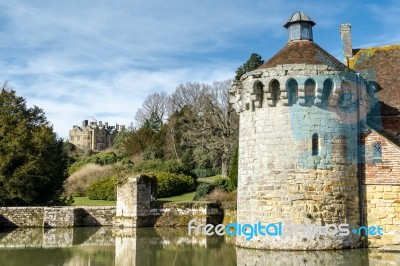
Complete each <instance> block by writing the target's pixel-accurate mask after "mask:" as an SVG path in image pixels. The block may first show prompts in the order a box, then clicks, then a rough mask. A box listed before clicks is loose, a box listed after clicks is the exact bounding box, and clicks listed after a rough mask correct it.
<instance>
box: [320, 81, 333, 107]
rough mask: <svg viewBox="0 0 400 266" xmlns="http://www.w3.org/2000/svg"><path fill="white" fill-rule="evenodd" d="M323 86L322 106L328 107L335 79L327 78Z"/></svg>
mask: <svg viewBox="0 0 400 266" xmlns="http://www.w3.org/2000/svg"><path fill="white" fill-rule="evenodd" d="M323 86H324V87H323V89H322V99H321V106H322V107H327V106H328V104H329V97H330V96H331V93H332V90H333V81H332V80H331V79H326V80H325V81H324V85H323Z"/></svg>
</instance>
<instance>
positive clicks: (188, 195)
mask: <svg viewBox="0 0 400 266" xmlns="http://www.w3.org/2000/svg"><path fill="white" fill-rule="evenodd" d="M194 193H195V192H189V193H185V194H182V195H179V196H173V197H169V198H159V199H157V200H159V201H192V200H193V197H194Z"/></svg>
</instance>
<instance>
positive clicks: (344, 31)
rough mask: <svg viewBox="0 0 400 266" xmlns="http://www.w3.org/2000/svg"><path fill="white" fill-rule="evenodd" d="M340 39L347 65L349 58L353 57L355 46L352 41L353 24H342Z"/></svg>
mask: <svg viewBox="0 0 400 266" xmlns="http://www.w3.org/2000/svg"><path fill="white" fill-rule="evenodd" d="M340 39H341V40H342V50H343V56H344V60H345V63H346V65H347V66H348V65H349V58H352V57H353V46H352V43H351V24H341V25H340Z"/></svg>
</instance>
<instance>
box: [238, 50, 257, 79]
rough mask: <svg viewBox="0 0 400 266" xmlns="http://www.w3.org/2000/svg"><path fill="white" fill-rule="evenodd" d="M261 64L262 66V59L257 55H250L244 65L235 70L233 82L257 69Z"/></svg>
mask: <svg viewBox="0 0 400 266" xmlns="http://www.w3.org/2000/svg"><path fill="white" fill-rule="evenodd" d="M262 64H264V60H263V59H262V57H261V55H259V54H257V53H252V54H251V55H250V58H249V59H248V60H247V61H246V63H244V64H243V65H242V66H240V67H239V68H238V69H237V70H236V76H235V80H240V77H241V76H242V75H243V74H246V73H247V72H250V71H252V70H254V69H257V68H258V67H259V66H261V65H262Z"/></svg>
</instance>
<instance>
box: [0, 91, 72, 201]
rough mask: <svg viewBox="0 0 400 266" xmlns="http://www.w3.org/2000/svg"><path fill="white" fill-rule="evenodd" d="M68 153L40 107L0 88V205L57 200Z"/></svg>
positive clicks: (63, 177)
mask: <svg viewBox="0 0 400 266" xmlns="http://www.w3.org/2000/svg"><path fill="white" fill-rule="evenodd" d="M66 166H67V155H66V153H65V151H64V148H63V142H62V140H60V139H58V138H57V137H56V134H55V133H54V132H53V128H52V127H51V126H50V125H49V123H48V122H47V120H46V117H45V115H44V112H43V110H41V109H40V108H38V107H36V106H35V107H33V108H27V107H26V101H25V99H24V98H23V97H19V96H17V95H16V93H15V91H13V90H11V89H9V88H7V86H6V85H4V86H3V88H2V89H1V91H0V187H1V189H0V206H10V205H13V206H16V205H45V204H57V203H60V201H59V198H60V195H61V193H62V192H63V184H64V181H65V180H66V177H67V176H66Z"/></svg>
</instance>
